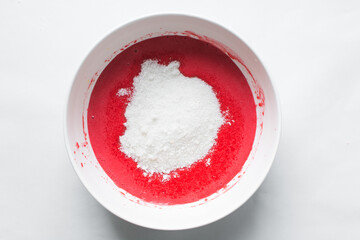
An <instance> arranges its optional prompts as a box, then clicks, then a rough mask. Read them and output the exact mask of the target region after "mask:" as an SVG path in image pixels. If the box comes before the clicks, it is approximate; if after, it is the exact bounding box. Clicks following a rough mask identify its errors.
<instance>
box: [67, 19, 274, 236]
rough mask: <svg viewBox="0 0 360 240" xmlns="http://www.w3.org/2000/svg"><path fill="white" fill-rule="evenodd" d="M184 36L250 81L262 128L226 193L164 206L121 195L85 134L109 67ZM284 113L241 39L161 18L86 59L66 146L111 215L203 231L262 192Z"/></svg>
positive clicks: (116, 36) (107, 42)
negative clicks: (144, 45)
mask: <svg viewBox="0 0 360 240" xmlns="http://www.w3.org/2000/svg"><path fill="white" fill-rule="evenodd" d="M162 35H185V36H190V37H194V38H199V39H201V40H204V41H208V42H210V43H212V44H213V45H216V46H217V47H218V48H220V49H221V50H223V51H224V52H226V53H227V54H228V55H229V56H230V57H231V58H232V59H233V61H234V62H235V63H236V64H237V65H238V67H239V68H240V69H241V70H242V72H243V73H244V75H245V76H246V77H247V80H248V83H249V85H250V87H251V89H252V91H253V96H254V99H255V102H256V103H257V117H258V123H257V124H258V125H257V131H256V136H255V141H254V145H253V150H252V151H251V153H250V155H249V158H248V160H247V162H246V164H245V166H244V167H243V170H242V171H241V172H240V173H239V174H238V175H237V176H236V177H235V178H234V179H233V180H232V181H231V182H230V183H229V184H228V187H226V188H225V189H223V190H222V191H219V192H218V193H216V194H214V195H212V196H210V197H209V198H208V199H210V200H209V201H206V202H205V201H203V200H200V201H198V202H195V203H191V204H183V205H172V206H160V205H155V204H151V203H146V202H143V201H142V200H140V199H137V198H136V197H134V196H131V195H130V194H128V193H126V192H125V191H123V190H122V189H119V188H118V187H117V186H116V185H115V184H114V183H113V182H112V180H111V179H110V178H109V177H108V176H107V175H106V173H105V172H104V171H103V170H102V168H101V167H100V165H99V163H98V161H97V159H96V157H95V155H94V153H93V151H92V148H91V144H90V141H89V139H88V133H87V122H86V119H87V116H86V114H87V105H88V102H89V98H90V95H91V91H92V89H93V87H94V85H95V83H96V80H97V77H98V76H99V75H100V73H101V71H102V70H103V69H104V68H105V67H106V65H107V64H108V62H109V61H110V60H111V59H112V58H113V57H115V56H116V55H117V54H119V53H120V52H121V51H122V50H124V49H125V48H127V47H128V46H130V45H132V44H135V42H136V41H141V40H145V39H148V38H152V37H157V36H162ZM279 116H280V112H279V104H278V100H277V98H276V94H275V90H274V87H273V85H272V83H271V81H270V79H269V77H268V75H267V73H266V71H265V69H264V67H263V65H262V64H261V62H260V61H259V59H258V58H257V57H256V56H255V54H254V53H253V52H252V51H251V49H250V48H249V47H248V46H247V45H246V44H245V43H244V42H243V41H242V40H240V39H239V38H238V37H237V36H235V35H234V34H232V33H231V32H230V31H228V30H226V29H224V28H223V27H221V26H219V25H217V24H214V23H212V22H209V21H206V20H203V19H200V18H196V17H190V16H184V15H157V16H152V17H147V18H142V19H140V20H137V21H134V22H131V23H129V24H127V25H124V26H123V27H120V28H118V29H117V30H115V31H114V32H112V33H111V34H110V35H108V36H107V37H105V38H104V39H103V40H102V41H101V42H100V43H99V44H98V45H97V46H96V47H95V48H94V49H93V50H92V51H91V52H90V54H89V55H88V56H87V57H86V59H85V60H84V62H83V63H82V65H81V67H80V69H79V70H78V72H77V75H76V77H75V79H74V82H73V85H72V88H71V91H70V95H69V99H68V105H67V109H66V118H65V138H66V139H65V141H66V145H67V149H68V153H69V156H70V160H71V162H72V164H73V166H74V169H75V171H76V173H77V174H78V176H79V178H80V179H81V181H82V183H83V184H84V185H85V187H86V188H87V189H88V190H89V192H90V193H91V194H92V195H93V196H94V197H95V198H96V199H97V200H98V201H99V202H100V203H101V204H102V205H103V206H104V207H105V208H107V209H108V210H109V211H111V212H112V213H114V214H115V215H117V216H119V217H121V218H123V219H125V220H127V221H129V222H132V223H135V224H138V225H141V226H144V227H149V228H154V229H163V230H178V229H187V228H193V227H197V226H201V225H204V224H207V223H210V222H213V221H215V220H218V219H220V218H222V217H224V216H226V215H227V214H229V213H231V212H232V211H234V210H235V209H236V208H238V207H239V206H241V205H242V204H243V203H244V202H245V201H246V200H247V199H248V198H249V197H250V196H251V195H252V194H253V193H254V192H255V191H256V189H257V188H258V187H259V186H260V184H261V183H262V181H263V180H264V178H265V176H266V174H267V172H268V171H269V169H270V166H271V164H272V161H273V159H274V156H275V152H276V149H277V145H278V142H279V134H280V117H279Z"/></svg>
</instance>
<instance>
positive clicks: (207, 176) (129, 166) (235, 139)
mask: <svg viewBox="0 0 360 240" xmlns="http://www.w3.org/2000/svg"><path fill="white" fill-rule="evenodd" d="M147 59H157V60H159V63H161V64H168V63H169V62H171V61H174V60H177V61H179V62H180V71H181V72H182V74H183V75H185V76H187V77H198V78H200V79H202V80H204V81H205V82H207V83H208V84H209V85H210V86H212V87H213V89H214V91H215V93H216V95H217V97H218V99H219V101H220V105H221V111H226V110H229V113H230V116H231V119H232V120H234V121H235V122H233V123H231V125H229V124H224V125H223V126H222V127H221V129H220V131H219V133H218V139H217V144H216V145H215V146H214V148H213V151H212V152H211V153H210V154H208V156H206V157H205V158H204V159H207V158H208V157H211V164H210V165H209V166H206V164H205V161H204V160H200V161H198V162H196V163H194V164H193V165H192V166H191V167H189V168H186V169H178V170H176V171H174V172H173V173H172V175H173V174H174V173H175V172H176V174H177V177H176V178H175V177H172V178H171V179H170V180H169V181H166V182H164V181H162V177H161V176H160V175H159V174H155V175H153V176H151V177H145V176H144V175H143V170H142V169H140V168H137V164H136V162H134V161H133V160H132V159H130V158H128V157H126V156H125V154H124V153H122V152H121V151H120V150H119V146H120V142H119V136H121V135H123V134H124V132H125V127H124V125H123V124H124V123H125V122H126V119H125V116H124V113H125V109H126V106H127V103H128V102H129V97H128V96H121V97H119V96H117V95H116V93H117V91H118V90H119V89H120V88H131V87H132V85H133V78H134V77H135V76H137V75H138V74H139V73H140V70H141V63H142V62H143V61H144V60H147ZM87 122H88V131H89V138H90V142H91V146H92V148H93V150H94V153H95V155H96V157H97V159H98V161H99V163H100V165H101V167H102V168H103V169H104V171H105V172H106V173H107V174H108V176H109V177H110V178H111V179H112V180H113V181H114V182H115V184H116V185H117V186H118V187H120V188H122V189H124V190H125V191H127V192H129V193H130V194H132V195H134V196H136V197H138V198H140V199H143V200H144V201H147V202H153V203H161V204H170V205H171V204H183V203H189V202H194V201H197V200H200V199H202V198H205V197H207V196H209V195H211V194H213V193H215V192H216V191H218V190H220V189H221V188H223V187H224V186H225V185H226V184H227V183H228V182H229V181H230V180H231V179H232V178H233V177H234V176H236V174H238V173H239V172H240V170H241V168H242V166H243V164H244V163H245V161H246V159H247V157H248V155H249V153H250V151H251V148H252V144H253V141H254V136H255V130H256V106H255V102H254V99H253V95H252V93H251V90H250V87H249V85H248V83H247V81H246V79H245V77H244V76H243V74H242V73H241V71H240V70H239V69H238V67H237V66H236V65H235V64H234V63H233V61H232V60H231V59H230V58H229V57H228V56H227V55H226V54H224V53H223V52H222V51H220V50H219V49H218V48H216V47H214V46H212V45H211V44H208V43H206V42H203V41H200V40H196V39H193V38H190V37H182V36H164V37H157V38H152V39H148V40H145V41H142V42H139V43H137V44H135V45H133V46H131V47H129V48H128V49H126V50H125V51H123V52H122V53H120V54H119V55H118V56H116V57H115V58H114V59H113V60H112V61H111V62H110V63H109V65H108V66H107V67H106V68H105V69H104V71H103V72H102V73H101V75H100V76H99V78H98V81H97V82H96V84H95V87H94V89H93V92H92V94H91V98H90V103H89V107H88V117H87Z"/></svg>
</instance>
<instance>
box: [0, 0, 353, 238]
mask: <svg viewBox="0 0 360 240" xmlns="http://www.w3.org/2000/svg"><path fill="white" fill-rule="evenodd" d="M161 12H178V13H188V14H195V15H198V16H201V17H204V18H207V19H210V20H213V21H216V22H218V23H220V24H222V25H223V26H226V27H227V28H229V29H230V30H232V31H234V32H235V33H237V34H238V35H239V36H240V37H241V38H242V39H243V40H244V41H245V42H246V43H247V44H249V45H250V47H251V48H252V49H253V50H254V51H255V52H256V53H257V54H258V56H259V58H260V59H261V60H262V61H263V63H264V64H265V66H266V67H267V69H268V72H269V74H270V76H271V78H272V79H273V81H274V82H275V84H276V85H277V88H278V90H279V93H280V100H281V104H282V112H283V132H282V138H281V142H280V146H279V150H278V154H277V156H276V159H275V162H274V165H273V167H272V169H271V171H270V173H269V175H268V177H267V178H266V180H265V182H264V183H263V185H262V186H261V188H260V189H259V190H258V191H257V192H256V193H255V195H254V196H253V197H252V198H251V199H250V200H249V201H248V202H247V203H246V204H244V205H243V206H242V207H241V208H240V209H238V210H237V211H236V212H234V213H232V214H231V215H229V216H228V217H226V218H224V219H222V220H220V221H218V222H215V223H213V224H210V225H208V226H205V227H201V228H197V229H193V230H187V231H177V232H163V231H154V230H150V229H146V228H142V227H138V226H135V225H133V224H130V223H128V222H125V221H123V220H121V219H119V218H117V217H115V216H114V215H112V214H111V213H109V212H108V211H107V210H105V209H104V208H103V207H102V206H101V205H100V204H99V203H97V202H96V201H95V200H94V199H93V198H92V197H91V195H90V194H89V193H88V192H87V191H86V189H85V188H84V187H83V186H82V184H81V183H80V181H79V179H78V177H77V176H76V174H75V172H74V171H73V169H72V167H71V165H70V161H69V160H68V157H67V153H66V150H65V146H64V140H63V129H62V127H63V113H64V112H63V110H64V105H65V101H66V97H67V93H68V90H69V87H70V84H71V82H72V78H73V76H74V74H75V72H76V70H77V68H78V67H79V65H80V63H81V61H82V60H83V59H84V58H85V56H86V54H87V53H88V52H89V51H90V50H91V48H92V47H93V46H94V45H95V44H96V43H97V42H98V41H99V40H101V39H102V38H103V36H105V35H106V34H108V33H109V32H110V31H112V30H113V29H115V28H116V27H118V26H119V25H122V24H123V23H125V22H128V21H130V20H133V19H135V18H138V17H140V16H143V15H147V14H152V13H161ZM359 70H360V2H359V1H357V0H354V1H348V0H342V1H321V0H304V1H285V0H284V1H278V0H272V1H248V2H241V3H240V1H233V2H230V1H194V0H190V1H187V0H182V1H177V2H175V1H169V0H168V1H155V0H153V1H116V0H105V1H45V0H44V1H23V0H14V1H11V0H2V1H1V2H0V80H1V82H0V83H1V85H0V89H1V94H0V161H1V166H0V239H37V240H41V239H88V240H90V239H139V240H140V239H154V240H162V239H207V240H212V239H213V240H215V239H222V240H230V239H276V240H279V239H360V99H359V98H360V71H359Z"/></svg>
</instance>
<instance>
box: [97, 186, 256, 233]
mask: <svg viewBox="0 0 360 240" xmlns="http://www.w3.org/2000/svg"><path fill="white" fill-rule="evenodd" d="M260 189H261V188H260ZM260 189H259V190H258V191H257V192H256V193H255V194H254V195H253V196H252V197H251V198H250V199H249V200H248V201H247V202H246V203H245V204H243V205H242V206H241V207H240V208H238V209H237V210H236V211H235V212H233V213H231V214H230V215H228V216H226V217H225V218H223V219H220V220H218V221H216V222H214V223H211V224H208V225H205V226H202V227H198V228H194V229H189V230H179V231H161V230H153V229H149V228H145V227H140V226H137V225H135V224H132V223H129V222H127V221H125V220H122V219H121V218H119V217H117V216H115V215H114V214H112V213H111V212H109V211H107V210H106V209H104V212H106V213H105V214H106V215H107V217H108V219H109V222H110V224H111V225H112V226H113V231H114V234H115V235H117V236H118V239H126V240H135V239H136V240H138V239H142V240H143V239H149V240H162V239H164V240H165V239H166V240H168V239H172V240H180V239H181V240H182V239H187V240H195V239H197V240H199V239H207V240H212V239H214V240H215V239H216V240H218V239H222V240H227V239H229V240H230V239H235V238H236V237H237V236H242V237H244V239H246V237H247V236H250V235H251V234H253V232H254V231H256V230H257V228H256V225H257V224H256V222H257V220H258V219H259V218H261V213H260V211H259V208H258V207H257V206H258V204H259V197H258V194H259V191H260Z"/></svg>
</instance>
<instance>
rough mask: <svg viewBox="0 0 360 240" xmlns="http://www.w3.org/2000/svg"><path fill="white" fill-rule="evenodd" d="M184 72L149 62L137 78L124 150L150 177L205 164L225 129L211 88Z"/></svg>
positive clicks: (175, 65) (128, 111)
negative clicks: (194, 164)
mask: <svg viewBox="0 0 360 240" xmlns="http://www.w3.org/2000/svg"><path fill="white" fill-rule="evenodd" d="M179 67H180V63H179V62H178V61H173V62H171V63H169V65H167V66H165V65H161V64H159V63H158V62H157V61H155V60H146V61H144V62H143V63H142V65H141V72H140V74H139V75H138V76H136V77H135V78H134V88H133V89H134V90H133V95H132V96H131V98H130V102H129V104H128V106H127V108H126V111H125V117H126V123H125V124H124V125H125V127H126V130H125V133H124V135H122V136H120V137H119V139H120V150H121V151H122V152H124V153H125V154H126V155H127V156H128V157H131V158H132V159H133V160H134V161H136V162H137V165H138V167H140V168H142V169H143V170H145V171H146V172H148V173H161V174H166V173H169V172H171V171H172V170H175V169H177V168H184V167H188V166H190V165H192V164H193V163H195V162H196V161H198V160H201V159H203V158H204V157H205V156H206V155H207V154H208V152H209V151H210V150H211V148H212V147H213V146H214V144H215V143H216V138H217V133H218V131H219V128H220V127H221V125H222V124H223V123H224V118H223V116H222V114H221V111H220V104H219V101H218V99H217V98H216V95H215V93H214V91H213V89H212V87H211V86H210V85H208V84H207V83H205V82H204V81H202V80H201V79H199V78H196V77H192V78H189V77H185V76H184V75H182V73H181V72H180V70H179ZM209 163H210V161H209Z"/></svg>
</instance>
